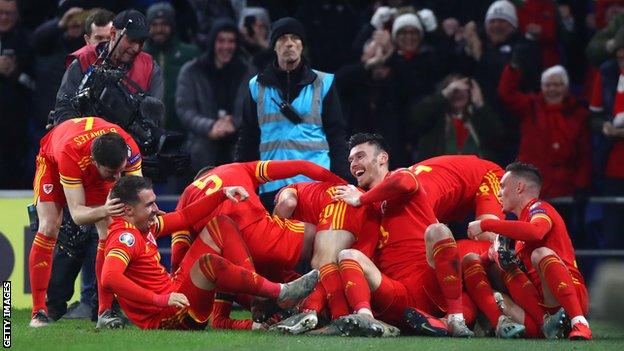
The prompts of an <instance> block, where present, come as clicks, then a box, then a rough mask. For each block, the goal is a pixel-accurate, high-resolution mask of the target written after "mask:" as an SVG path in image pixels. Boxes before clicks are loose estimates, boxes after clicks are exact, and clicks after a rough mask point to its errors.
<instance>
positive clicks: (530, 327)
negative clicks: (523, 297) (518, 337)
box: [524, 312, 544, 339]
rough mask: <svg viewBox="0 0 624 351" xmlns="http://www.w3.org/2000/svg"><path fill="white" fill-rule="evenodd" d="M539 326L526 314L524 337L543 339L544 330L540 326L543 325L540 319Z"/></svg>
mask: <svg viewBox="0 0 624 351" xmlns="http://www.w3.org/2000/svg"><path fill="white" fill-rule="evenodd" d="M539 321H540V322H539V324H538V323H537V322H535V321H534V320H533V318H531V316H529V315H528V314H526V312H525V314H524V328H525V329H524V337H525V338H529V339H539V338H543V337H544V334H543V333H542V328H540V325H541V324H542V318H540V319H539Z"/></svg>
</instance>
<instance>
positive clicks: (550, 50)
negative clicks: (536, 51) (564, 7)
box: [516, 0, 561, 69]
mask: <svg viewBox="0 0 624 351" xmlns="http://www.w3.org/2000/svg"><path fill="white" fill-rule="evenodd" d="M516 9H517V11H518V24H519V26H520V29H521V31H522V33H524V35H525V36H526V37H527V38H528V39H530V40H533V41H536V42H537V43H538V45H539V47H540V53H541V54H542V68H543V69H546V68H548V67H551V66H554V65H557V64H559V63H560V62H561V57H560V55H559V47H558V43H557V14H558V11H557V8H556V6H555V3H554V1H552V0H526V1H523V2H521V3H520V4H518V5H517V7H516Z"/></svg>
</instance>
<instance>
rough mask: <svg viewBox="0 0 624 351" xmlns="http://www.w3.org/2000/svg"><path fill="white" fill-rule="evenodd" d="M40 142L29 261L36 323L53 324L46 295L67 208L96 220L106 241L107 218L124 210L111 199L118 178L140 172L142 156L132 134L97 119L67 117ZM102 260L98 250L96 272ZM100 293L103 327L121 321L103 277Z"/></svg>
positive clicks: (82, 220)
mask: <svg viewBox="0 0 624 351" xmlns="http://www.w3.org/2000/svg"><path fill="white" fill-rule="evenodd" d="M40 145H41V146H40V149H39V154H38V155H37V169H36V174H35V179H34V182H33V191H34V204H35V206H36V209H37V216H38V218H39V226H38V229H37V234H36V235H35V239H34V241H33V245H32V248H31V250H30V256H29V259H28V267H29V272H30V286H31V291H32V298H33V309H32V313H33V315H32V319H31V321H30V324H29V325H30V326H31V327H42V326H46V325H48V323H49V322H50V320H49V318H48V314H47V307H46V303H45V298H46V291H47V289H48V282H49V280H50V273H51V272H52V254H53V250H54V245H55V243H56V238H57V237H58V233H59V228H60V225H61V220H62V218H63V206H64V205H65V204H66V203H67V205H68V207H69V212H70V214H71V217H72V219H73V220H74V222H75V223H76V224H77V225H85V224H92V223H95V224H96V227H97V229H98V235H99V237H100V243H102V242H103V239H105V238H106V221H105V219H106V218H108V217H109V216H111V215H118V214H120V213H121V210H122V204H121V203H120V202H119V200H118V199H115V198H109V199H107V196H108V192H109V190H110V189H111V187H112V186H113V183H114V181H115V180H116V179H118V178H119V177H120V175H121V173H122V172H125V173H127V174H137V175H140V174H141V154H140V153H139V148H138V146H137V144H136V143H135V142H134V140H133V139H132V137H131V136H130V135H129V134H128V133H126V132H125V131H124V130H122V129H121V128H120V127H119V126H117V125H115V124H113V123H109V122H107V121H105V120H103V119H101V118H98V117H84V118H74V119H71V120H68V121H65V122H63V123H61V124H60V125H58V126H56V127H55V128H54V129H52V130H51V131H50V132H48V133H47V134H46V135H45V136H44V137H43V138H42V139H41V142H40ZM103 258H104V257H103V256H102V252H101V250H98V254H97V258H96V273H99V272H100V271H101V267H102V262H103ZM97 276H98V277H99V274H97ZM98 294H99V296H98V297H99V313H98V314H99V318H98V325H99V326H112V325H118V324H119V323H120V322H121V320H120V319H119V318H118V317H116V316H115V315H114V314H112V313H111V311H110V308H111V304H112V295H110V294H106V293H103V292H101V289H100V284H99V280H98Z"/></svg>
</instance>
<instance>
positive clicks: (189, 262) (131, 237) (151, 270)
mask: <svg viewBox="0 0 624 351" xmlns="http://www.w3.org/2000/svg"><path fill="white" fill-rule="evenodd" d="M110 196H111V197H115V198H118V199H119V200H120V202H121V203H123V204H124V207H123V214H122V215H121V216H119V217H115V218H114V220H113V222H112V223H111V224H110V225H109V227H108V229H109V236H108V238H107V241H106V249H105V250H106V259H105V261H104V269H103V272H102V281H103V286H104V288H106V289H108V290H110V291H112V292H113V293H115V294H116V295H117V297H118V299H119V303H120V305H121V307H122V308H123V310H124V311H125V312H126V314H127V315H128V317H129V318H130V320H131V321H132V322H133V323H134V324H135V325H137V326H138V327H139V328H142V329H155V328H162V329H201V328H203V327H205V326H206V324H207V321H208V317H209V316H210V313H211V311H212V302H213V297H214V292H215V289H219V290H221V291H226V292H230V293H245V294H250V295H257V296H262V297H267V298H275V299H277V301H278V303H279V304H281V305H282V307H287V306H291V305H293V304H294V303H296V302H297V301H299V300H300V299H302V298H303V297H305V296H307V295H308V294H309V293H310V292H311V291H312V289H313V288H314V286H315V285H316V283H317V281H318V272H317V271H315V270H314V271H312V272H310V273H308V274H306V275H304V276H303V277H301V278H300V279H298V280H295V281H293V282H291V283H288V284H279V283H273V282H271V281H269V280H267V279H265V278H263V277H261V276H259V275H258V274H256V273H255V272H252V271H249V270H247V269H245V268H243V267H241V266H237V265H235V264H233V263H231V262H229V261H228V260H226V259H224V258H222V257H220V256H219V255H218V254H216V253H214V251H212V250H211V249H210V247H209V246H208V245H206V244H205V243H204V241H203V240H196V241H195V243H194V244H193V246H191V248H190V250H189V252H188V253H187V255H186V256H185V258H184V259H183V260H182V262H181V264H180V268H179V269H178V270H177V271H176V273H175V274H174V275H173V276H170V275H169V274H168V273H167V272H166V270H165V268H164V267H163V266H162V265H161V264H160V254H159V253H158V247H157V245H156V240H155V238H156V237H157V236H158V235H159V234H161V233H170V232H174V231H177V230H181V229H183V228H187V227H189V226H190V225H191V224H192V223H196V222H198V221H199V220H200V219H201V218H202V217H205V216H207V215H208V214H210V213H211V212H212V211H213V210H214V208H215V207H217V206H218V205H219V204H220V203H221V202H222V201H223V200H225V198H226V197H227V198H229V199H230V200H231V201H232V202H233V203H237V202H239V199H240V200H241V201H242V200H245V199H246V198H247V197H248V196H249V195H248V193H247V191H246V190H245V189H244V188H242V187H225V188H223V189H220V190H218V191H215V192H213V193H212V194H210V195H208V196H206V197H204V198H203V199H201V200H199V201H197V202H195V203H193V204H192V205H190V206H188V207H186V208H184V209H182V210H180V211H176V212H172V213H169V214H166V215H164V216H157V213H158V212H159V210H158V206H157V205H156V195H155V194H154V191H153V190H152V185H151V182H150V181H149V179H147V178H143V177H136V176H129V177H123V178H121V179H120V180H119V181H118V182H117V183H116V184H115V186H114V187H113V189H112V190H111V195H110ZM220 225H223V226H225V225H227V221H223V222H222V223H220Z"/></svg>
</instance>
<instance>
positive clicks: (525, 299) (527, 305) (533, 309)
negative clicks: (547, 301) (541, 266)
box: [503, 267, 545, 326]
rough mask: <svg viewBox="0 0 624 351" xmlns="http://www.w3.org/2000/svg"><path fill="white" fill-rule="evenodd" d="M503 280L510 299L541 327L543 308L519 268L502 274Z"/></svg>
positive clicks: (537, 294) (537, 295)
mask: <svg viewBox="0 0 624 351" xmlns="http://www.w3.org/2000/svg"><path fill="white" fill-rule="evenodd" d="M503 280H504V281H505V286H506V287H507V290H509V294H510V295H511V299H512V300H514V302H515V303H516V304H517V305H518V306H520V307H521V308H522V309H523V310H524V312H525V313H526V314H527V316H526V317H525V319H526V318H528V317H529V316H530V317H531V319H533V321H536V322H538V324H539V326H541V325H542V321H543V318H544V312H545V311H544V308H543V307H542V305H541V298H540V295H539V292H538V291H537V288H535V285H533V283H531V281H530V280H529V277H527V275H526V274H525V273H524V272H523V271H521V270H520V268H517V267H516V268H514V269H512V270H509V271H507V272H503Z"/></svg>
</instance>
